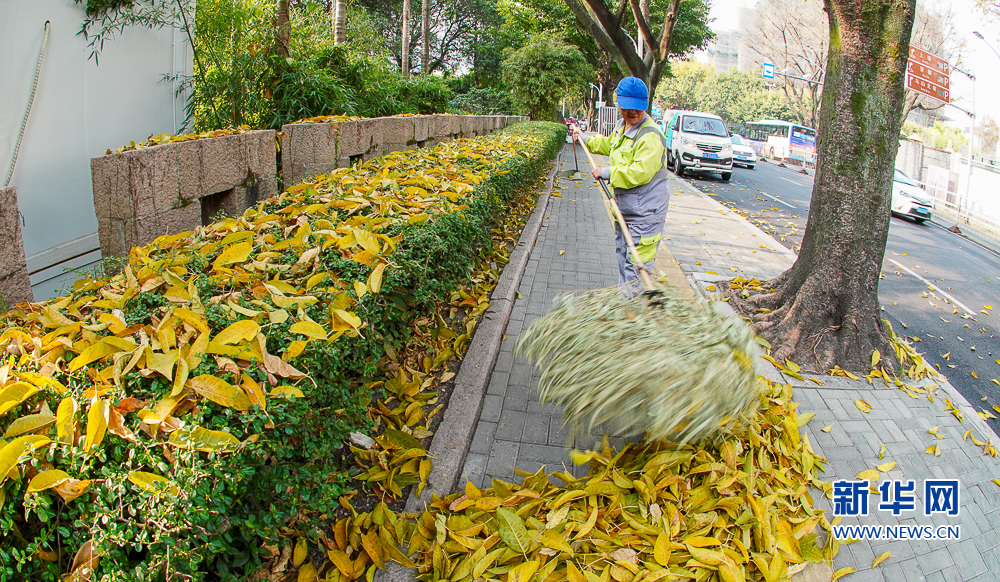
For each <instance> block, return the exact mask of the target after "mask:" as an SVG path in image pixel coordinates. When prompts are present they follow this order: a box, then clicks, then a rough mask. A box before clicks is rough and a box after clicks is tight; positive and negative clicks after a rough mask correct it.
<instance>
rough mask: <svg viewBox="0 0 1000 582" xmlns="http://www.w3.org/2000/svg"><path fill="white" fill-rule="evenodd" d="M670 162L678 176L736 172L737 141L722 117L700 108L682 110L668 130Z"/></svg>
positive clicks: (726, 178)
mask: <svg viewBox="0 0 1000 582" xmlns="http://www.w3.org/2000/svg"><path fill="white" fill-rule="evenodd" d="M666 138H667V144H668V145H667V163H669V164H670V166H671V167H672V168H673V170H674V173H675V174H677V175H678V176H684V173H685V172H717V173H718V174H719V175H720V176H721V177H722V180H723V181H729V178H731V177H732V175H733V142H732V140H731V139H730V136H729V131H728V130H726V124H725V123H723V122H722V118H721V117H719V116H718V115H712V114H711V113H702V112H700V111H678V112H676V113H675V114H674V117H673V120H672V121H671V123H670V125H669V126H668V129H667V136H666Z"/></svg>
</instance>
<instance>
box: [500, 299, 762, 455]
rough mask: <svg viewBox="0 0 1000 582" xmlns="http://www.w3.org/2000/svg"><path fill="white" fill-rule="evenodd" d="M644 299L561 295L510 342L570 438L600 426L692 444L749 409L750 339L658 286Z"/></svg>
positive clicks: (701, 305) (754, 389)
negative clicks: (531, 367) (559, 411)
mask: <svg viewBox="0 0 1000 582" xmlns="http://www.w3.org/2000/svg"><path fill="white" fill-rule="evenodd" d="M653 295H655V299H654V300H653V301H652V302H651V301H650V296H649V295H648V294H647V295H645V296H642V297H638V298H635V299H628V298H626V297H625V295H624V294H623V293H622V291H621V289H620V288H618V287H612V288H607V289H597V290H594V291H588V292H586V293H583V294H576V295H563V296H561V297H558V298H557V299H556V306H555V308H554V309H553V310H552V311H550V312H549V313H548V314H546V315H544V316H542V317H541V318H539V319H538V320H537V321H535V323H533V324H532V325H531V326H530V327H529V328H528V329H527V330H526V331H525V332H524V333H523V334H522V335H521V337H520V339H519V340H518V343H517V347H516V351H517V353H518V354H520V355H523V356H525V357H527V358H528V359H529V360H531V361H532V362H533V363H534V364H535V366H536V367H537V368H538V369H539V370H541V375H540V377H539V379H538V391H539V393H540V397H539V399H540V400H541V401H542V402H546V403H551V404H556V405H558V406H560V407H562V408H563V411H564V416H565V418H566V421H567V425H568V427H569V429H570V431H571V432H572V433H573V434H578V433H581V432H583V433H591V432H592V431H593V429H594V428H595V427H598V426H601V427H602V428H603V429H604V430H606V431H608V432H620V433H621V434H623V435H626V436H634V435H637V434H642V433H646V437H647V438H648V439H651V440H670V441H676V442H690V441H702V440H705V439H711V438H713V437H716V436H718V435H720V434H722V433H725V432H728V431H729V430H731V429H732V428H733V427H735V426H736V425H737V424H738V423H740V422H741V421H742V420H743V419H744V418H746V417H747V416H748V415H749V413H750V412H752V410H753V409H754V407H755V405H756V403H757V402H758V399H759V394H760V388H759V386H758V384H757V375H756V373H755V372H754V369H753V364H752V362H751V353H752V351H751V350H752V349H753V344H754V333H753V331H752V330H751V329H750V328H749V327H748V326H747V325H746V324H745V323H743V322H742V321H740V320H738V319H736V318H734V317H725V316H723V315H722V314H720V313H719V312H718V310H717V309H716V308H715V307H714V306H713V305H711V304H709V303H708V302H706V301H704V300H703V299H700V298H699V299H695V300H692V299H682V298H680V297H678V296H677V295H676V292H675V291H673V290H671V288H669V287H667V286H665V285H660V286H658V288H657V289H656V291H655V292H654V294H653Z"/></svg>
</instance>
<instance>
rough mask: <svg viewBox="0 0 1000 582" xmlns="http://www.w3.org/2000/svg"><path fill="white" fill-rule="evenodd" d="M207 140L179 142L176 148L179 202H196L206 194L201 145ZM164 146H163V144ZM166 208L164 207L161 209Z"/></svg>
mask: <svg viewBox="0 0 1000 582" xmlns="http://www.w3.org/2000/svg"><path fill="white" fill-rule="evenodd" d="M203 141H205V140H200V139H195V140H191V141H185V142H179V143H177V144H176V145H178V146H180V147H178V148H177V149H176V150H175V158H176V160H177V180H178V185H177V198H178V201H177V204H175V205H174V206H176V205H178V204H184V203H186V202H194V203H196V204H197V202H198V199H199V198H201V197H202V196H204V195H205V194H206V192H205V189H204V188H203V187H202V171H201V146H202V142H203ZM161 147H162V146H161ZM160 210H164V209H162V208H161V209H160Z"/></svg>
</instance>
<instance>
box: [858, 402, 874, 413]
mask: <svg viewBox="0 0 1000 582" xmlns="http://www.w3.org/2000/svg"><path fill="white" fill-rule="evenodd" d="M854 406H857V407H858V410H860V411H861V412H865V413H867V412H871V411H872V405H871V404H868V403H867V402H865V401H864V400H862V399H860V398H856V399H855V400H854Z"/></svg>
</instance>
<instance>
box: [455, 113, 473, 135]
mask: <svg viewBox="0 0 1000 582" xmlns="http://www.w3.org/2000/svg"><path fill="white" fill-rule="evenodd" d="M474 117H475V116H474V115H463V116H461V118H459V120H458V134H459V136H460V137H466V138H468V137H472V136H473V133H474V132H475V129H476V128H475V121H474V119H473V118H474Z"/></svg>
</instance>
